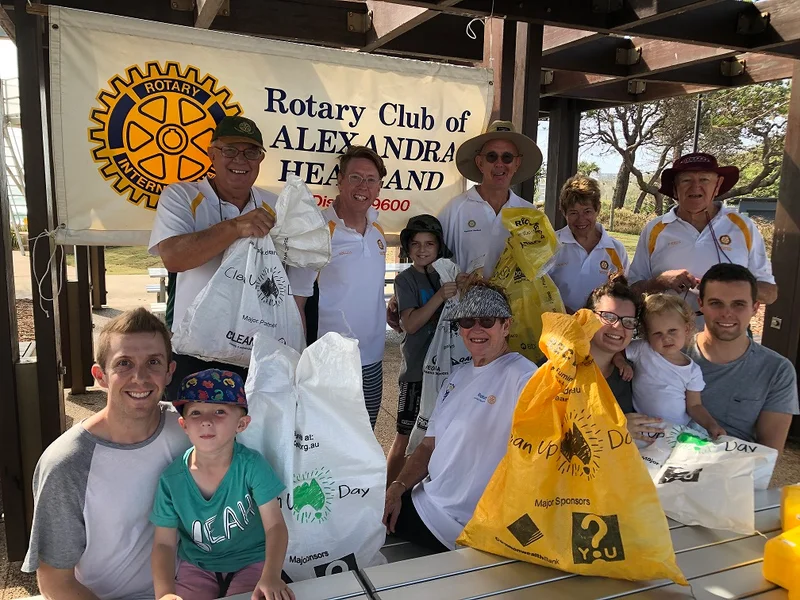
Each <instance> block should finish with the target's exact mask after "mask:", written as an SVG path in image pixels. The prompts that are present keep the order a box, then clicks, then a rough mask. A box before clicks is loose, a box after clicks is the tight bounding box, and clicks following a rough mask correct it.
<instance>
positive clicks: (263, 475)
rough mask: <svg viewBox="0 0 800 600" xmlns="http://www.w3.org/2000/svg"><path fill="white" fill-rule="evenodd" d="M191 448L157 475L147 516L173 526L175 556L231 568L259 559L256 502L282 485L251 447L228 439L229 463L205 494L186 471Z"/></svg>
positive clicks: (260, 527) (275, 494) (269, 496)
mask: <svg viewBox="0 0 800 600" xmlns="http://www.w3.org/2000/svg"><path fill="white" fill-rule="evenodd" d="M192 450H193V449H192V448H189V450H187V451H186V453H185V454H184V455H183V457H182V458H178V459H176V460H175V461H173V463H172V464H171V465H170V466H169V467H167V468H166V469H165V470H164V472H163V473H162V474H161V478H160V479H159V481H158V490H157V491H156V498H155V501H154V503H153V511H152V513H151V514H150V521H151V522H152V523H153V524H154V525H156V526H157V527H169V528H175V529H177V530H178V556H179V557H180V558H181V559H182V560H185V561H186V562H188V563H191V564H193V565H195V566H197V567H200V568H201V569H205V570H206V571H214V572H220V573H232V572H235V571H238V570H240V569H243V568H245V567H246V566H248V565H252V564H253V563H257V562H260V561H263V560H264V546H265V539H264V526H263V525H262V523H261V515H260V514H259V512H258V507H259V506H261V505H264V504H266V503H267V502H269V501H270V500H273V499H275V498H277V497H278V495H279V494H280V493H281V492H282V491H283V490H284V489H286V487H285V486H284V485H283V483H281V481H280V479H278V477H277V476H276V475H275V472H274V471H273V470H272V467H271V466H270V464H269V463H268V462H267V461H266V460H265V459H264V457H263V456H261V455H260V454H259V453H258V452H256V451H255V450H251V449H250V448H247V447H245V446H242V445H241V444H239V443H238V442H234V444H233V457H232V459H231V466H230V468H229V469H228V472H227V473H226V474H225V477H223V478H222V481H221V482H220V484H219V487H218V488H217V491H216V492H214V495H213V496H212V497H211V498H210V499H209V500H206V499H205V498H204V497H203V494H201V493H200V489H199V488H198V487H197V484H196V483H195V482H194V479H193V478H192V475H191V473H190V472H189V467H188V460H189V456H190V454H191V452H192Z"/></svg>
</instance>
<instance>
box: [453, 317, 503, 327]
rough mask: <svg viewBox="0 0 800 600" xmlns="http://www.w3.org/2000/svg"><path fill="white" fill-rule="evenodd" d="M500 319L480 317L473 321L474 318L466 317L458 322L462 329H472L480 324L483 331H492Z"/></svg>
mask: <svg viewBox="0 0 800 600" xmlns="http://www.w3.org/2000/svg"><path fill="white" fill-rule="evenodd" d="M498 318H499V317H480V318H477V319H473V318H472V317H464V318H463V319H459V320H458V326H459V327H461V329H472V328H473V327H475V324H476V323H478V324H480V326H481V327H482V328H483V329H491V328H492V327H494V324H495V323H496V322H497V319H498Z"/></svg>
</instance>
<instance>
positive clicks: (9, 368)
mask: <svg viewBox="0 0 800 600" xmlns="http://www.w3.org/2000/svg"><path fill="white" fill-rule="evenodd" d="M1 91H2V90H0V92H1ZM3 107H4V102H3V98H2V96H1V95H0V122H2V121H3V120H4V118H5V115H4V114H3ZM10 215H11V208H10V203H9V198H8V187H7V185H6V168H5V155H4V154H2V155H0V231H3V232H6V231H11V222H10V219H9V217H10ZM0 252H2V255H0V281H2V282H3V283H4V284H5V285H4V286H3V291H2V292H0V380H2V381H3V394H2V395H1V396H0V486H2V487H1V488H0V493H2V499H3V510H4V512H5V526H6V535H5V537H6V548H7V552H8V558H9V560H11V561H17V560H21V559H22V558H23V557H24V556H25V550H26V548H27V546H28V534H27V528H26V523H27V518H26V514H25V489H26V488H27V487H29V486H30V482H28V481H26V480H25V476H24V470H23V464H22V440H21V429H22V427H21V425H20V415H19V404H18V401H17V375H16V369H17V363H18V362H19V332H18V329H17V308H16V294H15V290H14V262H13V255H12V253H11V236H10V235H8V234H6V233H4V234H3V236H2V238H0Z"/></svg>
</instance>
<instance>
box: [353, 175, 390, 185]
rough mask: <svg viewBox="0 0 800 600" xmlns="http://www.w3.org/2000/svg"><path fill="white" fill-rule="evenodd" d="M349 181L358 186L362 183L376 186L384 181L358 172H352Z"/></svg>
mask: <svg viewBox="0 0 800 600" xmlns="http://www.w3.org/2000/svg"><path fill="white" fill-rule="evenodd" d="M347 181H349V182H350V185H353V186H355V187H358V186H359V185H361V184H362V183H364V184H366V185H367V186H368V187H375V186H376V185H381V184H382V183H383V182H382V181H381V180H380V179H377V178H375V177H362V176H361V175H359V174H358V173H350V175H348V176H347Z"/></svg>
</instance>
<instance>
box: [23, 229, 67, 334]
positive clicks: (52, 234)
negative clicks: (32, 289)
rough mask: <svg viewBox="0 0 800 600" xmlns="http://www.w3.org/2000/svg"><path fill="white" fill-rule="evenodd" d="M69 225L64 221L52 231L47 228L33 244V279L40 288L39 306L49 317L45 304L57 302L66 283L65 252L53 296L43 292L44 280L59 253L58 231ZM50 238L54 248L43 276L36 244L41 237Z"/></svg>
mask: <svg viewBox="0 0 800 600" xmlns="http://www.w3.org/2000/svg"><path fill="white" fill-rule="evenodd" d="M66 228H67V226H66V225H64V224H63V223H62V224H60V225H59V226H58V227H56V228H55V229H53V230H52V231H48V230H47V229H45V230H44V231H43V232H42V233H40V234H39V235H37V236H36V237H34V238H33V240H32V241H33V245H32V246H31V254H32V257H31V258H32V262H31V264H32V268H33V279H34V281H36V287H37V289H38V290H39V308H41V309H42V311H44V314H45V315H47V318H48V319H49V318H50V311H49V310H47V309H46V308H45V306H44V303H45V302H50V303H51V304H52V303H53V302H55V299H56V298H58V296H59V294H61V287H62V285H63V283H64V280H63V277H62V273H63V272H64V252H63V251H62V252H61V261H60V264H59V268H58V274H57V275H56V281H57V289H56V291H55V293H54V294H53V296H52V297H50V298H48V297H46V296H45V295H44V294H43V293H42V285H43V284H44V280H45V278H46V277H48V276H49V275H50V270H51V268H52V266H53V261H54V260H55V257H56V254H57V253H58V245H57V244H56V243H55V238H56V233H57V232H58V231H59V230H60V229H66ZM44 238H50V239H52V240H53V249H52V250H51V252H50V257H49V258H48V259H47V267H46V268H45V272H44V273H42V275H41V277H40V276H39V275H38V274H37V273H36V245H37V244H38V243H39V240H40V239H44Z"/></svg>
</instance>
